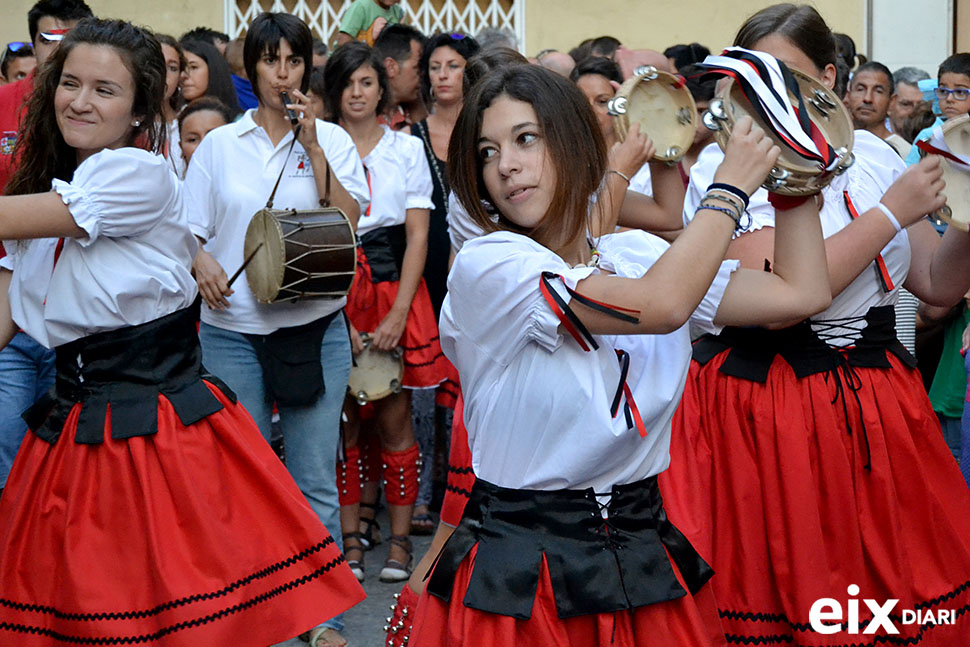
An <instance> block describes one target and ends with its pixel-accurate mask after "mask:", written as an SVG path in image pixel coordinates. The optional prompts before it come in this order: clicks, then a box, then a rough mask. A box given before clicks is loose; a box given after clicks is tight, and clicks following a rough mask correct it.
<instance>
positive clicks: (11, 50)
mask: <svg viewBox="0 0 970 647" xmlns="http://www.w3.org/2000/svg"><path fill="white" fill-rule="evenodd" d="M20 50H25V51H24V55H25V56H31V55H32V54H33V53H34V50H33V46H32V45H31V44H30V43H24V42H21V41H14V42H12V43H7V46H6V47H4V48H3V53H2V54H0V67H2V66H3V64H4V62H6V60H7V57H8V56H10V55H11V54H15V53H17V52H19V51H20Z"/></svg>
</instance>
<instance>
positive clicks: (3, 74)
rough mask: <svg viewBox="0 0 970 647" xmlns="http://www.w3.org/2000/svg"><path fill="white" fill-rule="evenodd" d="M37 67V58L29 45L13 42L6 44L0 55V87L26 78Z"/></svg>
mask: <svg viewBox="0 0 970 647" xmlns="http://www.w3.org/2000/svg"><path fill="white" fill-rule="evenodd" d="M35 67H37V57H36V56H34V48H33V47H32V46H31V44H30V43H23V42H17V41H14V42H12V43H7V46H6V47H4V48H3V53H0V85H7V84H8V83H14V82H16V81H20V80H21V79H25V78H27V75H28V74H30V73H31V71H33V69H34V68H35Z"/></svg>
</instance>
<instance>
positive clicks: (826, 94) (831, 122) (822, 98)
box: [703, 68, 855, 196]
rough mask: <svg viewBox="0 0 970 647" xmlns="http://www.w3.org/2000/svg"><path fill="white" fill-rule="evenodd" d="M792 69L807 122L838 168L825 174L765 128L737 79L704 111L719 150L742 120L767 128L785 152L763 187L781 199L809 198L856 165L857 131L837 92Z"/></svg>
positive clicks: (726, 81)
mask: <svg viewBox="0 0 970 647" xmlns="http://www.w3.org/2000/svg"><path fill="white" fill-rule="evenodd" d="M788 69H789V70H790V71H791V73H792V75H793V76H794V77H795V80H796V81H797V82H798V88H799V90H801V93H802V97H803V98H804V101H805V106H806V110H808V112H809V115H808V116H809V119H811V120H812V122H813V123H814V124H815V125H816V126H817V127H818V129H819V130H820V131H822V134H823V135H824V136H825V139H826V140H827V141H828V142H829V144H830V145H831V146H832V148H833V149H834V150H835V153H836V155H837V156H838V163H837V165H836V166H835V168H834V169H832V170H828V171H827V170H826V169H825V168H824V167H823V166H821V164H819V163H818V162H815V161H813V160H809V159H805V158H804V157H802V156H801V155H799V154H798V153H796V152H795V151H794V150H792V149H791V148H790V147H789V146H788V145H787V144H785V143H784V142H782V140H781V139H779V138H778V137H777V136H776V135H775V133H774V131H773V129H772V128H770V127H766V125H765V124H764V123H762V122H761V119H760V117H759V116H758V115H757V113H756V112H755V111H754V110H752V106H751V103H750V102H749V101H748V98H747V97H745V96H744V93H743V92H742V90H741V87H740V86H739V85H738V84H737V83H736V82H735V81H734V79H725V81H724V85H723V86H722V87H720V89H719V90H718V92H717V96H715V97H714V98H713V99H711V101H710V104H709V107H708V109H707V112H705V113H704V116H703V122H704V125H705V126H707V128H708V129H710V130H712V131H714V139H715V141H717V144H718V146H720V147H721V150H724V149H725V148H726V147H727V142H728V139H729V138H730V136H731V131H732V130H733V129H734V124H735V123H737V121H738V120H739V119H741V117H744V116H745V115H747V116H750V117H751V118H752V119H754V121H755V123H757V124H758V125H759V126H761V127H762V128H764V130H765V132H766V133H767V134H768V136H769V137H770V138H771V139H772V140H773V141H774V143H775V144H776V145H778V147H779V148H780V149H781V155H780V156H779V157H778V161H777V162H776V164H775V166H774V168H772V169H771V171H770V172H769V174H768V177H767V178H765V181H764V183H763V184H762V185H761V186H763V187H764V188H766V189H768V190H769V191H772V192H774V193H779V194H782V195H791V196H801V195H811V194H813V193H818V192H819V191H820V190H821V189H822V188H823V187H825V186H827V185H828V184H829V183H830V182H831V181H832V179H833V178H835V176H837V175H841V174H842V173H844V172H845V170H846V169H848V168H849V167H850V166H852V163H853V162H854V161H855V158H854V157H853V155H852V143H853V141H854V136H853V130H854V129H853V126H852V120H851V119H850V118H849V113H848V112H847V111H846V109H845V106H844V105H843V104H842V101H841V100H840V99H839V97H838V96H837V95H836V94H835V93H834V92H832V91H831V90H829V89H828V88H827V87H825V86H824V85H822V84H821V83H820V82H819V81H817V80H816V79H814V78H812V77H811V76H809V75H807V74H805V73H803V72H799V71H798V70H796V69H794V68H788ZM797 99H798V97H792V100H793V101H792V102H793V103H794V104H796V105H797Z"/></svg>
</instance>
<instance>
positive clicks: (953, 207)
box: [921, 115, 970, 231]
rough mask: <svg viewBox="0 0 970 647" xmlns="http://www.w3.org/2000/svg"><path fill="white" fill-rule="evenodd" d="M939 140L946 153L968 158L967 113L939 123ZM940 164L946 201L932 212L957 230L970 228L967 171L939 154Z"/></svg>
mask: <svg viewBox="0 0 970 647" xmlns="http://www.w3.org/2000/svg"><path fill="white" fill-rule="evenodd" d="M943 141H944V142H946V147H947V148H948V149H950V150H949V152H950V153H953V154H954V155H957V156H960V157H963V158H965V159H970V115H962V116H960V117H956V118H954V119H949V120H947V121H946V123H944V124H943ZM921 154H923V153H921ZM940 167H941V168H942V169H943V181H944V182H946V188H945V189H943V193H944V194H945V195H946V204H945V205H944V206H943V208H942V209H940V210H939V211H937V212H936V213H934V214H933V215H934V216H935V217H937V218H939V219H940V220H943V221H945V222H946V223H948V224H950V225H952V226H954V227H957V228H958V229H960V231H970V170H968V169H967V168H966V167H964V166H962V165H961V164H959V163H957V162H954V161H952V160H950V159H947V158H946V157H944V156H942V155H941V156H940Z"/></svg>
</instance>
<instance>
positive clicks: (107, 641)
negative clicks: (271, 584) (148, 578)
mask: <svg viewBox="0 0 970 647" xmlns="http://www.w3.org/2000/svg"><path fill="white" fill-rule="evenodd" d="M343 561H344V558H343V555H340V556H338V557H336V558H334V559H333V560H331V561H330V562H328V563H327V564H324V565H323V566H321V567H320V568H318V569H317V570H315V571H313V572H312V573H308V574H307V575H304V576H302V577H299V578H297V579H295V580H291V581H289V582H287V583H286V584H281V585H280V586H277V587H276V588H274V589H272V590H270V591H267V592H266V593H263V594H261V595H257V596H256V597H254V598H250V599H249V600H246V601H245V602H240V603H239V604H236V605H233V606H231V607H226V608H225V609H222V610H221V611H217V612H215V613H211V614H209V615H207V616H202V617H201V618H195V619H194V620H186V621H184V622H179V623H176V624H174V625H170V626H168V627H163V628H162V629H159V630H158V631H156V632H154V633H150V634H141V635H139V636H115V637H111V638H104V637H99V638H88V637H84V636H75V635H70V634H62V633H60V632H58V631H53V630H51V629H44V628H43V627H36V626H32V625H22V624H15V623H10V622H0V630H5V631H13V632H16V633H27V634H34V635H41V636H47V637H49V638H53V639H54V640H57V641H60V642H67V643H73V644H76V645H138V644H143V643H150V642H154V641H157V640H159V639H161V638H163V637H165V636H168V635H171V634H174V633H176V632H179V631H184V630H186V629H192V628H195V627H201V626H202V625H206V624H209V623H210V622H215V621H216V620H221V619H222V618H225V617H227V616H231V615H233V614H235V613H239V612H240V611H245V610H246V609H248V608H250V607H254V606H256V605H258V604H262V603H263V602H266V601H267V600H270V599H272V598H275V597H277V596H278V595H280V594H282V593H286V592H287V591H290V590H292V589H295V588H297V587H300V586H303V585H305V584H309V583H310V582H311V581H313V580H315V579H317V578H319V577H321V576H322V575H324V574H325V573H327V572H328V571H330V570H331V569H333V568H334V567H335V566H337V565H338V564H340V563H341V562H343Z"/></svg>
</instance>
